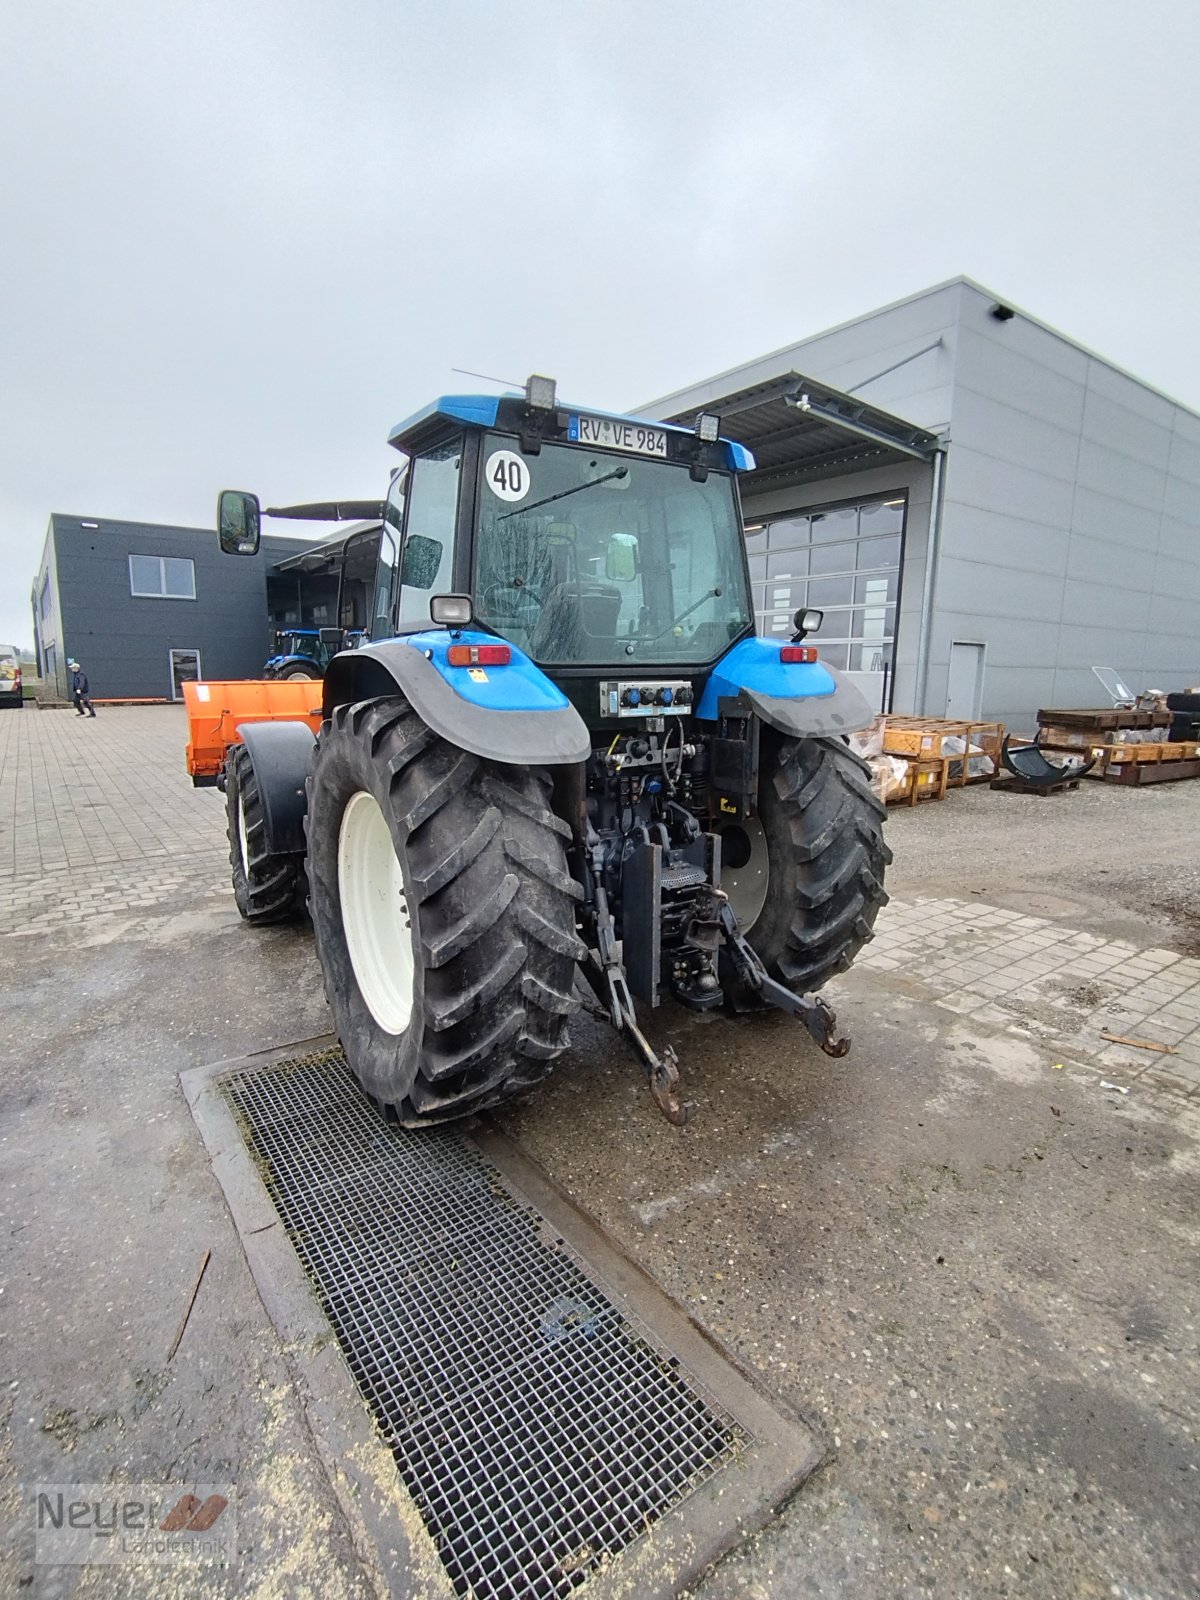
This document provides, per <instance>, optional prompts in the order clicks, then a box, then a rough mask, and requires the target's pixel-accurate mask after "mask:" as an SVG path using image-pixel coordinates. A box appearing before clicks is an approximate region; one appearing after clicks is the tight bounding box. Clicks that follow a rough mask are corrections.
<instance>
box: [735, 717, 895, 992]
mask: <svg viewBox="0 0 1200 1600" xmlns="http://www.w3.org/2000/svg"><path fill="white" fill-rule="evenodd" d="M868 780H869V773H868V770H867V767H866V764H865V763H864V762H863V761H861V760H860V759H859V757H858V756H856V755H855V754H854V753H853V752H852V751H851V750H850V749H849V748H848V747H847V746H846V745H845V744H844V743H843V742H842V740H841V739H836V738H829V739H802V740H795V739H781V738H779V737H778V736H776V735H774V734H772V733H770V731H769V730H767V729H764V730H763V738H762V752H761V762H760V767H759V785H758V794H759V803H758V817H757V818H756V819H754V820H752V821H750V822H749V823H730V824H727V825H726V827H725V829H724V830H723V831H722V848H721V856H722V870H721V882H722V886H723V887H724V888H725V890H726V892H727V893H728V895H729V899H730V904H731V905H732V906H733V909H734V912H735V913H736V914H737V917H738V921H739V922H740V924H741V926H742V931H743V932H744V933H745V935H746V937H747V939H748V940H749V942H750V944H751V945H752V946H753V948H754V949H755V951H756V952H757V954H758V955H759V957H760V958H761V960H762V962H763V964H764V965H765V966H766V967H767V969H768V971H769V972H770V973H771V975H772V977H774V978H777V979H779V980H780V981H781V982H782V983H786V984H787V986H788V987H789V988H790V989H794V990H795V991H796V992H797V993H801V994H811V993H812V992H813V991H814V990H816V989H819V988H820V987H821V985H822V984H824V983H826V982H827V981H828V980H829V979H830V978H832V977H833V976H834V975H835V974H836V973H839V972H845V970H846V969H847V967H849V966H850V964H851V962H852V961H853V960H854V957H855V956H856V955H857V954H858V952H859V950H861V949H862V947H863V945H864V944H866V942H867V941H868V940H869V939H870V938H871V935H872V929H873V927H874V924H875V918H876V916H877V915H878V913H879V909H880V907H881V906H883V905H886V904H887V898H888V897H887V895H886V893H885V892H884V888H883V875H884V869H885V867H886V866H887V864H888V863H889V862H890V861H891V859H892V852H891V851H890V850H889V849H888V847H887V845H886V844H884V842H883V821H884V817H885V816H886V814H887V813H886V811H885V808H884V807H883V806H882V805H881V804H880V802H879V801H878V800H877V799H876V798H875V796H874V795H873V794H872V793H871V789H870V785H869V781H868ZM727 863H728V865H727Z"/></svg>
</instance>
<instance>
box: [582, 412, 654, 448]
mask: <svg viewBox="0 0 1200 1600" xmlns="http://www.w3.org/2000/svg"><path fill="white" fill-rule="evenodd" d="M567 438H568V439H570V440H571V441H572V442H573V443H575V444H590V445H594V446H595V448H596V449H597V450H631V451H632V452H633V453H634V454H635V455H639V456H665V455H666V453H667V434H666V430H665V429H664V428H648V427H646V426H645V425H644V424H643V423H640V422H617V421H614V419H613V418H612V417H572V418H571V419H570V422H569V423H568V425H567Z"/></svg>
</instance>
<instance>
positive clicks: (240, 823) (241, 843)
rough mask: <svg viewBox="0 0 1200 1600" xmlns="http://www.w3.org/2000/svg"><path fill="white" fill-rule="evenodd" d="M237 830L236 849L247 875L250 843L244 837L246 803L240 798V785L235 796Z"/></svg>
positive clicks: (248, 871)
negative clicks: (239, 853)
mask: <svg viewBox="0 0 1200 1600" xmlns="http://www.w3.org/2000/svg"><path fill="white" fill-rule="evenodd" d="M237 831H238V849H239V850H240V851H241V852H242V871H243V872H244V873H246V875H247V876H249V873H250V843H249V840H248V839H247V838H246V803H245V801H244V800H243V799H242V791H241V788H240V786H239V788H238V797H237Z"/></svg>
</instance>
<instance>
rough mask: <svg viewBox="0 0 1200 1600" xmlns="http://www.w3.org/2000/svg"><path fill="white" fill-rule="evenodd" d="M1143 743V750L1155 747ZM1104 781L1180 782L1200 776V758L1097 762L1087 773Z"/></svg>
mask: <svg viewBox="0 0 1200 1600" xmlns="http://www.w3.org/2000/svg"><path fill="white" fill-rule="evenodd" d="M1153 748H1154V746H1153V745H1143V746H1142V749H1143V750H1151V749H1153ZM1087 776H1088V777H1089V778H1099V779H1100V780H1101V781H1102V782H1104V783H1125V784H1141V783H1178V782H1179V781H1180V780H1181V779H1183V778H1200V760H1192V761H1186V760H1185V761H1114V762H1111V763H1109V764H1108V765H1107V766H1102V765H1100V764H1097V765H1096V766H1094V767H1093V768H1092V770H1091V771H1090V772H1089V773H1088V774H1087Z"/></svg>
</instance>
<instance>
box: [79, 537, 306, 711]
mask: <svg viewBox="0 0 1200 1600" xmlns="http://www.w3.org/2000/svg"><path fill="white" fill-rule="evenodd" d="M84 521H92V522H97V523H98V524H99V526H98V527H96V528H86V527H84V526H82V523H83V522H84ZM51 528H52V548H53V553H54V574H55V578H54V581H55V587H56V590H57V613H58V622H57V629H58V639H57V643H58V659H59V661H60V663H63V664H65V662H66V659H67V656H68V655H71V656H74V657H76V658H77V659H78V660H79V661H80V663H81V664H82V665H83V667H84V669H85V671H86V672H87V675H88V678H89V679H90V681H91V686H92V693H93V695H96V696H100V697H102V698H103V697H108V696H111V697H113V698H118V699H151V698H169V697H170V694H171V677H170V669H169V657H168V652H169V651H170V650H171V649H172V648H178V649H193V650H198V651H199V652H200V663H201V669H202V672H203V675H204V676H205V677H206V678H253V677H257V676H259V675H260V674H261V671H262V665H263V662H264V660H265V659H266V654H267V647H268V643H269V639H268V630H267V600H266V566H267V562H268V560H271V561H274V560H278V559H280V558H281V556H282V555H283V554H285V553H287V549H288V548H290V544H289V546H280V545H275V546H274V547H273V549H272V553H271V555H270V556H269V557H268V556H265V555H264V554H263V553H261V552H260V554H259V555H257V556H241V557H233V556H224V555H222V554H221V552H220V550H219V548H218V545H217V540H216V536H215V534H214V533H213V532H212V531H211V530H206V529H198V528H178V527H160V526H157V525H153V524H149V523H143V522H121V521H113V520H111V519H108V518H104V517H93V518H80V517H70V516H62V515H58V514H56V515H55V516H54V517H53V518H52V519H51ZM131 554H135V555H156V556H183V557H187V558H190V559H191V560H192V561H193V562H194V563H195V578H196V598H195V599H194V600H176V599H157V598H141V597H138V596H134V595H133V594H131V593H130V581H129V557H130V555H131Z"/></svg>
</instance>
